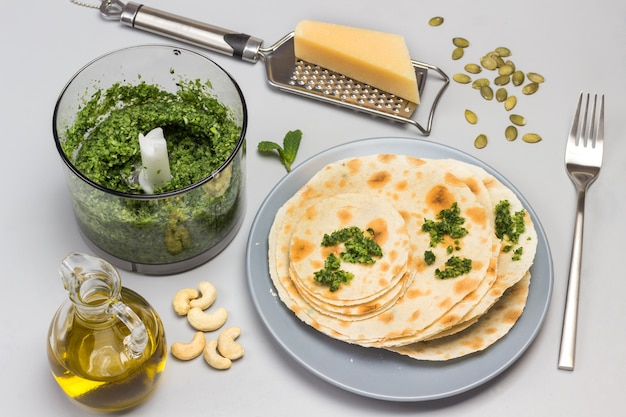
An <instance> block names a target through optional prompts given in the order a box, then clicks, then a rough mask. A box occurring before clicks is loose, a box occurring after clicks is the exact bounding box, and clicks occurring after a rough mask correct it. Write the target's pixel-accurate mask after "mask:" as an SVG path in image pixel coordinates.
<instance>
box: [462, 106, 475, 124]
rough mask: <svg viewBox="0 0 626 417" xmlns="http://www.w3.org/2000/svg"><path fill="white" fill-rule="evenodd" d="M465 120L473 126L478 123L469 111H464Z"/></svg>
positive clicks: (473, 114)
mask: <svg viewBox="0 0 626 417" xmlns="http://www.w3.org/2000/svg"><path fill="white" fill-rule="evenodd" d="M465 120H467V121H468V122H469V123H470V124H473V125H475V124H476V123H478V116H476V113H474V112H473V111H471V110H467V109H466V110H465Z"/></svg>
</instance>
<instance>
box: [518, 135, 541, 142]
mask: <svg viewBox="0 0 626 417" xmlns="http://www.w3.org/2000/svg"><path fill="white" fill-rule="evenodd" d="M522 140H523V141H524V142H526V143H537V142H541V136H539V135H538V134H536V133H526V134H525V135H524V136H522Z"/></svg>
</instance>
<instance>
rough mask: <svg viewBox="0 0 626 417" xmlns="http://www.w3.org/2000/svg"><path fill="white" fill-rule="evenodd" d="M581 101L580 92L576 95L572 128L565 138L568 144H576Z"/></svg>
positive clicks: (581, 95)
mask: <svg viewBox="0 0 626 417" xmlns="http://www.w3.org/2000/svg"><path fill="white" fill-rule="evenodd" d="M582 102H583V93H580V96H579V97H578V106H577V107H576V113H574V120H572V128H571V130H570V133H569V138H568V140H567V144H568V145H573V146H576V145H577V144H578V125H579V123H580V109H581V107H582Z"/></svg>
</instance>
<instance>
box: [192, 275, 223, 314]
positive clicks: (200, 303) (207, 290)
mask: <svg viewBox="0 0 626 417" xmlns="http://www.w3.org/2000/svg"><path fill="white" fill-rule="evenodd" d="M198 289H199V290H200V293H201V294H202V297H200V298H196V299H195V300H191V301H190V302H189V305H190V306H191V307H199V308H200V309H202V310H206V309H207V308H209V307H211V305H212V304H213V302H214V301H215V298H216V297H217V290H216V289H215V286H214V285H213V284H211V283H210V282H208V281H202V282H201V283H199V284H198Z"/></svg>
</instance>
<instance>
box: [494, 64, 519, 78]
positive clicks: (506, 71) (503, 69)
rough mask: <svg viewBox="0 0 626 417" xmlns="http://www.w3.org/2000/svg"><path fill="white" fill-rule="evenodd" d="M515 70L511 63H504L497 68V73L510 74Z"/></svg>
mask: <svg viewBox="0 0 626 417" xmlns="http://www.w3.org/2000/svg"><path fill="white" fill-rule="evenodd" d="M514 71H515V67H513V65H510V64H507V63H505V64H504V65H502V66H501V67H499V68H498V74H500V75H511V74H513V72H514Z"/></svg>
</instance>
